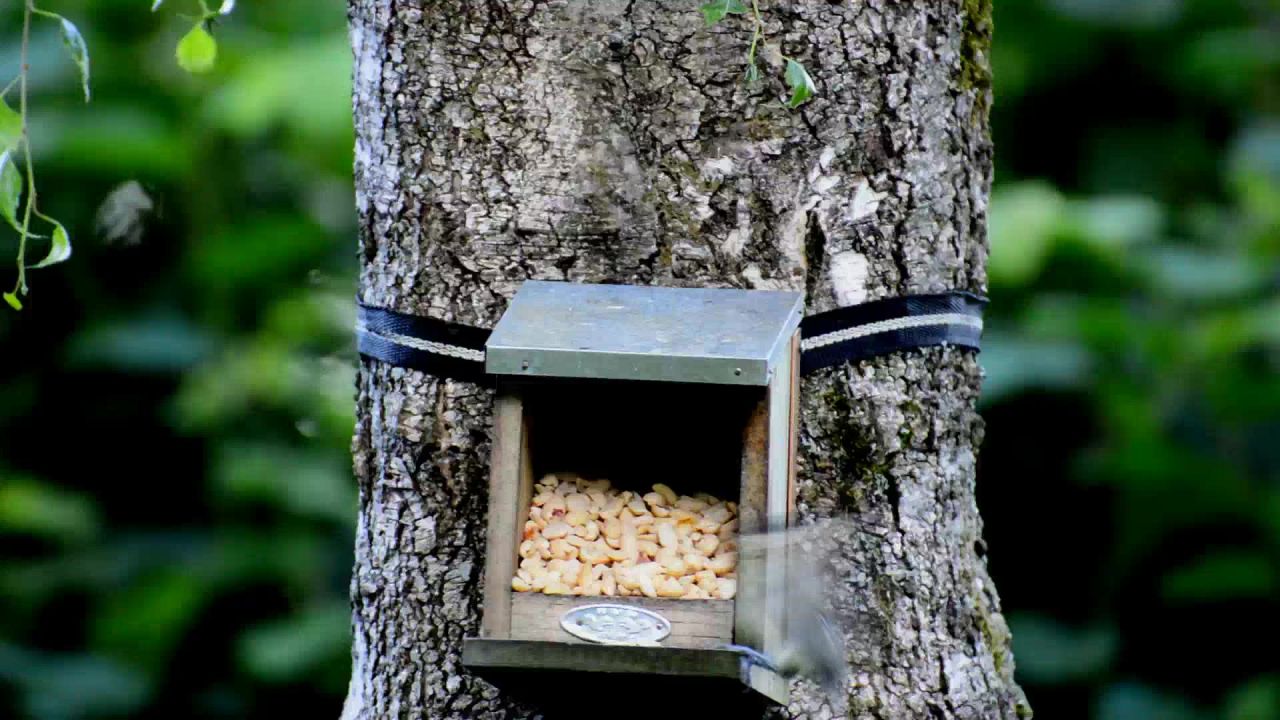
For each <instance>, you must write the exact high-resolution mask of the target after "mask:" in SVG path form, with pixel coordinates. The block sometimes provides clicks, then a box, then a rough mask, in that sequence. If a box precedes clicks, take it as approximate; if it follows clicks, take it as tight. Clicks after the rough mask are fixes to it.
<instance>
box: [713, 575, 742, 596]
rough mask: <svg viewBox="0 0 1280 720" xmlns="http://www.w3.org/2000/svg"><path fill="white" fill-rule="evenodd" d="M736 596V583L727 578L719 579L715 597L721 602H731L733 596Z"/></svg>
mask: <svg viewBox="0 0 1280 720" xmlns="http://www.w3.org/2000/svg"><path fill="white" fill-rule="evenodd" d="M737 594H738V581H737V580H730V579H729V578H720V582H719V584H718V587H717V588H716V597H718V598H720V599H721V600H732V599H733V596H734V595H737Z"/></svg>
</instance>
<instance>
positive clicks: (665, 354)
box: [485, 280, 803, 386]
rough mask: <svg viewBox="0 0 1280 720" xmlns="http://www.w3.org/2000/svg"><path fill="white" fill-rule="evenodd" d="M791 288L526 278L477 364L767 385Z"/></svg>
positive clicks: (796, 309)
mask: <svg viewBox="0 0 1280 720" xmlns="http://www.w3.org/2000/svg"><path fill="white" fill-rule="evenodd" d="M802 312H803V298H802V297H801V295H800V293H795V292H775V291H766V290H720V289H702V288H664V287H651V286H633V285H586V284H575V283H563V282H544V281H537V280H530V281H528V282H526V283H524V285H523V286H521V288H520V290H519V292H517V293H516V296H515V297H514V298H513V299H512V301H511V305H510V306H509V307H508V308H507V311H506V312H505V313H503V315H502V319H500V320H499V321H498V325H497V327H495V328H494V329H493V334H492V335H490V336H489V341H488V343H487V345H486V349H485V357H486V359H485V367H486V370H487V371H488V372H490V373H492V374H496V375H515V376H522V377H542V378H550V377H558V378H597V379H610V380H656V381H662V382H688V383H712V384H720V385H760V386H763V385H768V384H769V378H770V376H771V375H772V373H773V371H774V369H775V368H776V367H777V366H778V365H779V363H780V362H781V361H782V359H783V358H784V357H785V355H786V354H787V353H789V352H791V349H790V341H791V337H792V335H793V334H794V333H795V330H796V328H797V327H798V326H799V324H800V316H801V314H802Z"/></svg>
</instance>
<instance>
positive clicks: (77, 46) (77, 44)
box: [58, 17, 89, 102]
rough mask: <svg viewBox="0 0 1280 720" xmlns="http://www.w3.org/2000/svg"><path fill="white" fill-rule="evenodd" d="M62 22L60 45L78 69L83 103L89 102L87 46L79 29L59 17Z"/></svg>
mask: <svg viewBox="0 0 1280 720" xmlns="http://www.w3.org/2000/svg"><path fill="white" fill-rule="evenodd" d="M58 19H59V20H61V21H62V43H63V44H64V45H66V46H67V52H69V53H71V59H72V61H74V62H75V64H76V67H78V68H80V84H81V86H83V88H84V101H85V102H89V46H88V45H85V42H84V36H83V35H81V34H80V29H79V28H77V27H76V25H75V23H73V22H71V21H70V20H68V19H66V18H64V17H60V18H58Z"/></svg>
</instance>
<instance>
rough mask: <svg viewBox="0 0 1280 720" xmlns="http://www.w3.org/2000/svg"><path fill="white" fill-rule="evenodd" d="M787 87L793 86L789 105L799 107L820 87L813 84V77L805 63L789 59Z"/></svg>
mask: <svg viewBox="0 0 1280 720" xmlns="http://www.w3.org/2000/svg"><path fill="white" fill-rule="evenodd" d="M786 78H787V87H789V88H791V99H790V100H788V101H787V107H789V108H798V107H800V106H801V105H803V104H804V103H805V101H807V100H808V99H809V98H811V97H813V96H814V94H815V93H817V92H818V88H817V87H816V86H814V84H813V78H811V77H809V71H808V70H805V69H804V65H801V64H800V63H798V62H796V61H795V60H792V59H790V58H788V59H787V71H786Z"/></svg>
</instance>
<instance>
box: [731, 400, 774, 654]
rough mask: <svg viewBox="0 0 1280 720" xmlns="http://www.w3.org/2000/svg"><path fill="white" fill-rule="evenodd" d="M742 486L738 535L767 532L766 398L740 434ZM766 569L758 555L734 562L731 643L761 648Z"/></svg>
mask: <svg viewBox="0 0 1280 720" xmlns="http://www.w3.org/2000/svg"><path fill="white" fill-rule="evenodd" d="M741 473H742V475H741V483H742V487H741V490H740V491H739V499H738V522H739V527H740V529H741V532H742V533H744V534H746V533H756V532H762V531H764V530H766V529H768V520H769V515H768V513H769V398H768V396H767V395H766V396H765V397H764V398H761V400H760V401H759V403H757V404H756V407H755V409H754V410H752V412H751V416H750V417H749V418H748V420H747V425H746V427H745V428H743V432H742V467H741ZM766 573H767V568H766V566H765V564H764V562H763V557H762V556H761V555H760V554H759V553H743V554H742V555H741V556H740V557H739V559H738V595H737V597H736V598H735V602H736V603H737V612H736V613H735V616H734V632H733V637H734V642H736V643H738V644H740V645H746V646H748V647H753V648H756V649H762V648H763V647H764V630H765V626H766V622H767V617H766V604H767V598H766V597H765V593H764V591H765V586H764V583H765V579H766Z"/></svg>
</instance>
